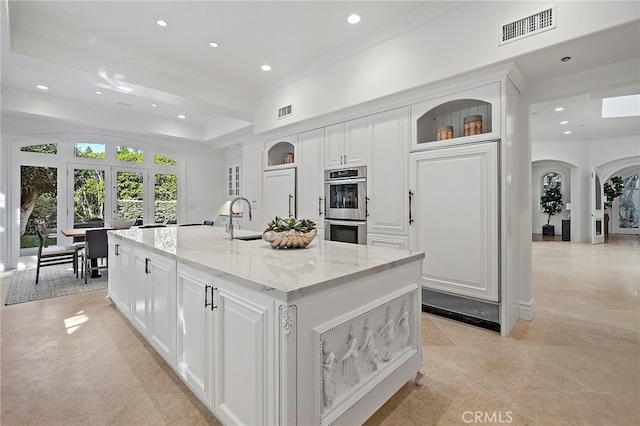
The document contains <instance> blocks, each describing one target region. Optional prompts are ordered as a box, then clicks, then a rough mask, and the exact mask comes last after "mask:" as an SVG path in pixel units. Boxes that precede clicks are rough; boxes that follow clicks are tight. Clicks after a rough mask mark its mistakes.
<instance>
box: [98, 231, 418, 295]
mask: <svg viewBox="0 0 640 426" xmlns="http://www.w3.org/2000/svg"><path fill="white" fill-rule="evenodd" d="M234 235H235V236H236V237H250V236H256V235H260V233H258V232H255V231H246V230H235V231H234ZM109 237H110V238H115V239H119V240H122V241H124V242H129V243H131V244H132V245H133V246H141V247H143V248H146V249H148V250H150V251H152V252H156V253H158V254H161V255H164V256H166V257H168V258H173V259H176V260H178V261H180V262H183V263H185V264H189V265H191V266H193V267H196V268H198V269H201V270H203V271H204V272H209V273H211V274H212V275H214V276H218V277H224V278H225V279H228V280H230V281H234V282H236V283H239V284H242V285H244V286H246V287H249V288H250V289H253V290H256V291H260V292H264V293H267V294H270V295H271V296H273V297H276V298H278V299H281V300H285V301H291V300H294V299H296V298H298V297H301V296H303V295H306V294H309V293H310V292H313V291H314V290H321V289H325V288H328V287H330V286H334V285H339V284H341V283H344V282H349V281H353V280H355V279H358V278H362V277H365V276H367V275H371V274H375V273H377V272H381V271H383V270H386V269H391V268H394V267H397V266H401V265H404V264H406V263H410V262H414V261H419V260H422V259H423V258H424V252H411V251H406V250H397V249H389V248H384V247H374V246H366V245H358V244H347V243H337V242H331V241H324V240H321V239H319V238H316V239H314V240H313V241H312V242H311V244H309V245H308V246H307V247H306V248H304V249H288V250H275V249H273V248H271V246H270V245H269V244H268V243H267V242H265V241H263V240H253V241H242V240H233V241H229V240H227V234H226V232H225V229H224V228H219V227H215V226H184V227H180V226H174V227H166V228H151V229H127V230H117V231H109Z"/></svg>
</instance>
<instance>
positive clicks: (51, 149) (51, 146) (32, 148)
mask: <svg viewBox="0 0 640 426" xmlns="http://www.w3.org/2000/svg"><path fill="white" fill-rule="evenodd" d="M20 151H22V152H36V153H38V154H57V153H58V144H55V143H46V144H42V145H29V146H23V147H22V148H20Z"/></svg>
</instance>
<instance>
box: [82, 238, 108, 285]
mask: <svg viewBox="0 0 640 426" xmlns="http://www.w3.org/2000/svg"><path fill="white" fill-rule="evenodd" d="M108 255H109V246H108V239H107V229H90V230H87V232H86V234H85V237H84V250H83V251H82V270H81V272H80V276H83V277H84V283H85V284H86V283H87V276H88V275H89V272H94V271H95V272H97V271H99V270H100V269H106V268H108V267H109V257H108ZM99 259H104V260H105V262H104V263H102V264H98V260H99Z"/></svg>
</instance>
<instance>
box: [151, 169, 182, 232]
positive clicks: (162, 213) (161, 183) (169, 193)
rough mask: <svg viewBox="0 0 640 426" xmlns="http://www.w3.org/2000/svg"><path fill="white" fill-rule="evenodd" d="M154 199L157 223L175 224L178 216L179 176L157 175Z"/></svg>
mask: <svg viewBox="0 0 640 426" xmlns="http://www.w3.org/2000/svg"><path fill="white" fill-rule="evenodd" d="M154 198H155V200H154V212H155V213H154V220H155V222H156V223H166V222H169V223H175V222H176V221H177V216H178V176H177V175H172V174H156V179H155V188H154Z"/></svg>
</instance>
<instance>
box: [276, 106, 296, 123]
mask: <svg viewBox="0 0 640 426" xmlns="http://www.w3.org/2000/svg"><path fill="white" fill-rule="evenodd" d="M291 114H293V110H292V109H291V105H287V106H286V107H282V108H280V109H279V110H278V120H280V119H282V118H285V117H288V116H290V115H291Z"/></svg>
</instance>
